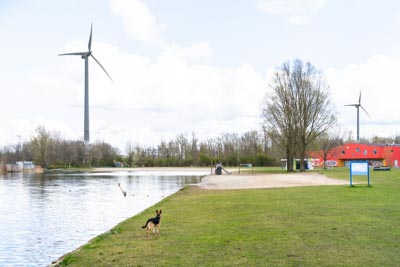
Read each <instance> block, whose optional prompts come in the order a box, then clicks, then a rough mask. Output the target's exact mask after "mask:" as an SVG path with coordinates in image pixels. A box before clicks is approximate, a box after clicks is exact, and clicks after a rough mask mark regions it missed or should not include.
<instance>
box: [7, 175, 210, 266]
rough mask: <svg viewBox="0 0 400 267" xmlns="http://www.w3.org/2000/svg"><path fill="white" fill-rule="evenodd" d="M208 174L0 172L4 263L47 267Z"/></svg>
mask: <svg viewBox="0 0 400 267" xmlns="http://www.w3.org/2000/svg"><path fill="white" fill-rule="evenodd" d="M205 174H207V173H205V172H203V173H201V172H197V173H195V172H192V173H189V172H180V173H177V172H175V173H174V172H146V171H143V172H113V173H97V174H73V175H72V174H69V175H67V174H63V175H54V174H53V175H44V174H39V175H34V174H22V173H18V174H9V175H6V176H0V266H47V265H49V264H50V263H51V262H52V261H54V260H56V259H57V258H59V257H60V256H62V255H63V254H65V253H67V252H70V251H72V250H74V249H76V248H77V247H79V246H81V245H83V244H85V243H86V242H87V241H89V240H90V239H92V238H93V237H95V236H97V235H99V234H101V233H104V232H106V231H107V230H109V229H110V228H112V227H113V226H115V225H116V224H118V223H119V222H121V221H123V220H125V219H127V218H129V217H131V216H133V215H135V214H137V213H139V212H140V211H142V210H144V209H146V208H147V207H149V206H151V205H153V204H155V203H157V202H159V201H160V200H161V199H163V198H164V197H166V196H168V195H170V194H173V193H175V192H176V191H178V190H179V189H180V188H182V187H183V186H184V185H185V184H193V183H198V182H200V180H201V178H200V177H201V176H204V175H205ZM118 183H120V185H121V187H122V188H123V189H124V190H125V191H126V192H127V196H126V197H124V196H123V194H122V192H121V190H120V188H119V187H118Z"/></svg>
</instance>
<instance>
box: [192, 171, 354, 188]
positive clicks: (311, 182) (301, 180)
mask: <svg viewBox="0 0 400 267" xmlns="http://www.w3.org/2000/svg"><path fill="white" fill-rule="evenodd" d="M348 183H349V182H348V181H345V180H339V179H332V178H328V177H326V176H325V175H323V174H318V173H285V174H245V175H239V174H231V175H210V176H206V177H204V178H203V180H202V182H201V183H200V184H198V186H200V187H201V188H204V189H250V188H279V187H292V186H320V185H347V184H348Z"/></svg>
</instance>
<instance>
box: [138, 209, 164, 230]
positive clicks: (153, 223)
mask: <svg viewBox="0 0 400 267" xmlns="http://www.w3.org/2000/svg"><path fill="white" fill-rule="evenodd" d="M160 226H161V210H160V211H158V210H156V217H154V218H150V219H148V220H147V222H146V224H145V225H143V226H142V228H146V231H147V236H149V235H150V233H151V232H153V233H154V234H156V235H159V234H160Z"/></svg>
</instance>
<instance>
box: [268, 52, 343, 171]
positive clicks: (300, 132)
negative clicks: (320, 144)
mask: <svg viewBox="0 0 400 267" xmlns="http://www.w3.org/2000/svg"><path fill="white" fill-rule="evenodd" d="M270 89H271V92H270V93H269V94H267V95H266V98H265V101H264V108H263V114H262V116H263V121H264V128H265V129H266V131H267V133H268V136H269V137H270V138H271V139H272V140H274V141H275V142H276V143H277V144H279V145H280V146H281V147H282V148H283V149H284V150H285V152H286V158H287V162H288V168H287V170H288V172H290V171H293V165H292V164H290V163H291V162H293V160H294V158H295V156H298V157H299V158H300V159H301V160H300V170H301V171H304V169H305V166H304V161H303V159H304V158H305V156H306V150H307V148H308V147H309V146H310V145H311V143H312V142H313V141H315V140H316V138H318V137H319V136H320V135H321V134H323V133H325V132H326V131H327V130H329V129H330V127H332V126H333V125H334V124H335V123H336V116H335V114H334V110H333V107H332V105H331V103H330V98H329V94H328V89H329V87H328V85H327V84H326V82H325V80H324V78H323V75H322V73H321V72H320V71H317V70H316V69H315V67H314V66H313V65H311V64H310V63H306V64H303V62H301V61H300V60H294V61H293V63H292V64H290V62H286V63H284V64H283V65H282V67H281V69H279V70H278V71H277V72H276V73H275V75H274V79H273V81H272V84H270Z"/></svg>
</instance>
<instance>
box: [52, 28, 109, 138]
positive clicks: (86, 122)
mask: <svg viewBox="0 0 400 267" xmlns="http://www.w3.org/2000/svg"><path fill="white" fill-rule="evenodd" d="M92 28H93V25H91V26H90V36H89V43H88V51H86V52H74V53H65V54H59V56H81V57H82V59H84V60H85V114H84V133H83V139H84V141H85V143H86V144H89V57H92V58H93V59H94V61H96V62H97V64H99V66H100V67H101V68H102V69H103V70H104V72H105V73H106V74H107V76H108V78H110V80H111V81H113V80H112V79H111V76H110V75H109V74H108V72H107V71H106V69H105V68H104V67H103V66H102V65H101V64H100V62H99V61H98V60H97V59H96V58H95V57H94V56H93V54H92Z"/></svg>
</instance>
